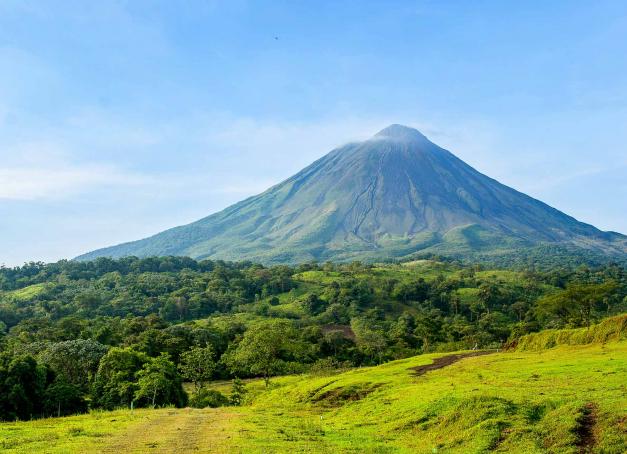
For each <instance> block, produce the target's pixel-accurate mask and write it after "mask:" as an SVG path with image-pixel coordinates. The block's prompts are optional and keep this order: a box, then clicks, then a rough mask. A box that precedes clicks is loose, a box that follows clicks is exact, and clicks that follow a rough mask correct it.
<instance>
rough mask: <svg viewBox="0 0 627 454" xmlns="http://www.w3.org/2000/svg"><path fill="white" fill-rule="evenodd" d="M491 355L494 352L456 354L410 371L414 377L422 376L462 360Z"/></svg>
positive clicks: (442, 357)
mask: <svg viewBox="0 0 627 454" xmlns="http://www.w3.org/2000/svg"><path fill="white" fill-rule="evenodd" d="M492 353H496V352H494V351H481V352H470V353H458V354H455V355H448V356H441V357H440V358H436V359H434V360H433V362H432V363H431V364H425V365H422V366H416V367H412V368H411V370H413V371H414V374H415V375H423V374H426V373H427V372H431V371H432V370H438V369H442V368H443V367H446V366H450V365H451V364H454V363H456V362H457V361H460V360H462V359H464V358H471V357H473V356H483V355H490V354H492Z"/></svg>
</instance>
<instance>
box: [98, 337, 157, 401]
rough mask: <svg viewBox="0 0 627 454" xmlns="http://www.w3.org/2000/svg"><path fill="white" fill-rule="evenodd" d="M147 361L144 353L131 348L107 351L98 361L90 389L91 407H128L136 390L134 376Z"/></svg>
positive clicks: (136, 385) (115, 348)
mask: <svg viewBox="0 0 627 454" xmlns="http://www.w3.org/2000/svg"><path fill="white" fill-rule="evenodd" d="M148 361H149V358H148V356H146V354H145V353H142V352H138V351H135V350H133V349H131V348H119V347H114V348H112V349H111V350H109V351H108V352H107V354H106V355H104V356H103V357H102V359H101V360H100V365H99V366H98V372H96V377H95V379H94V384H93V387H92V402H93V406H95V407H103V408H105V409H107V410H113V409H114V408H116V407H121V406H129V405H130V404H131V402H132V401H133V399H134V397H135V392H136V391H137V389H138V384H137V382H136V381H135V375H136V374H137V372H138V371H140V370H141V369H142V368H143V366H144V364H146V363H147V362H148Z"/></svg>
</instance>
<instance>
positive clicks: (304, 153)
mask: <svg viewBox="0 0 627 454" xmlns="http://www.w3.org/2000/svg"><path fill="white" fill-rule="evenodd" d="M277 38H278V39H277ZM626 56H627V4H626V3H625V2H622V1H615V2H611V1H595V2H590V1H588V2H580V1H553V2H544V1H542V2H541V1H538V2H533V1H527V2H502V1H493V2H491V1H477V2H466V1H385V2H383V1H381V2H368V1H363V0H362V1H354V2H350V1H346V2H345V1H333V2H324V1H317V2H293V1H285V2H283V1H267V2H265V1H257V2H252V1H250V2H249V1H238V0H231V1H224V2H219V1H215V2H214V1H191V0H181V1H178V2H173V1H158V0H150V1H141V0H133V1H107V0H102V1H98V2H84V1H62V0H56V1H54V2H52V1H43V0H42V1H28V0H0V264H1V263H5V264H6V265H15V264H20V263H22V262H24V261H29V260H44V261H52V260H57V259H60V258H71V257H73V256H76V255H78V254H80V253H82V252H86V251H88V250H91V249H95V248H97V247H102V246H107V245H111V244H115V243H119V242H123V241H129V240H133V239H138V238H141V237H145V236H147V235H150V234H152V233H156V232H158V231H161V230H163V229H165V228H168V227H172V226H175V225H180V224H183V223H187V222H190V221H193V220H196V219H198V218H200V217H204V216H206V215H207V214H210V213H212V212H215V211H217V210H219V209H221V208H224V207H226V206H228V205H229V204H231V203H233V202H235V201H237V200H240V199H242V198H244V197H246V196H249V195H252V194H255V193H257V192H260V191H262V190H263V189H265V188H266V187H268V186H269V185H271V184H274V183H277V182H279V181H281V180H283V179H284V178H286V177H288V176H290V175H291V174H293V173H295V172H296V171H298V170H299V169H300V168H302V167H303V166H305V165H307V164H308V163H310V162H311V161H313V160H314V159H316V158H318V157H320V156H322V155H323V154H325V153H326V152H327V151H329V150H330V149H331V148H333V147H334V146H337V145H340V144H342V143H344V142H348V141H350V140H355V139H363V138H367V137H369V136H370V135H372V134H374V133H376V132H377V131H378V130H379V129H382V128H383V127H385V126H386V125H388V124H390V123H403V124H407V125H410V126H414V127H417V128H418V129H420V130H421V131H422V132H423V133H424V134H426V135H427V136H428V137H429V138H431V139H432V140H433V141H434V142H436V143H438V144H440V145H442V146H445V147H446V148H448V149H450V150H451V151H452V152H453V153H455V154H456V155H457V156H459V157H460V158H462V159H464V160H465V161H466V162H468V163H469V164H471V165H473V166H474V167H476V168H477V169H478V170H480V171H482V172H483V173H486V174H488V175H490V176H492V177H494V178H496V179H498V180H500V181H501V182H503V183H505V184H508V185H510V186H512V187H514V188H516V189H518V190H520V191H523V192H526V193H528V194H530V195H532V196H534V197H537V198H539V199H541V200H543V201H545V202H547V203H549V204H551V205H553V206H555V207H556V208H558V209H560V210H562V211H565V212H566V213H568V214H571V215H573V216H575V217H576V218H578V219H580V220H582V221H585V222H588V223H591V224H594V225H596V226H598V227H599V228H602V229H604V230H616V231H620V232H623V233H627V216H626V213H627V152H626V147H627V145H626V144H627V58H626Z"/></svg>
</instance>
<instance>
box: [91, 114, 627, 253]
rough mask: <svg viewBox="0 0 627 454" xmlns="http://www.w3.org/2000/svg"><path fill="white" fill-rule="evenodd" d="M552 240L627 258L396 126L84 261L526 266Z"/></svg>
mask: <svg viewBox="0 0 627 454" xmlns="http://www.w3.org/2000/svg"><path fill="white" fill-rule="evenodd" d="M545 244H551V245H553V246H559V247H560V248H561V247H562V246H563V247H565V248H568V249H569V250H571V249H573V250H574V249H579V248H586V252H585V253H586V254H588V251H587V250H590V251H599V252H598V253H600V254H607V257H608V258H610V257H617V258H619V260H624V259H626V257H627V237H624V236H622V235H619V234H609V233H604V232H601V231H599V230H597V229H596V228H594V227H592V226H590V225H587V224H583V223H580V222H577V221H576V220H575V219H573V218H571V217H570V216H567V215H565V214H564V213H562V212H560V211H558V210H556V209H554V208H551V207H549V206H548V205H545V204H544V203H542V202H540V201H538V200H535V199H532V198H531V197H529V196H526V195H524V194H522V193H520V192H518V191H515V190H514V189H511V188H509V187H507V186H505V185H503V184H501V183H499V182H497V181H496V180H493V179H492V178H489V177H487V176H486V175H483V174H482V173H479V172H478V171H477V170H475V169H473V168H472V167H470V166H469V165H468V164H466V163H464V162H463V161H461V160H460V159H458V158H456V157H455V156H454V155H453V154H452V153H450V152H448V151H445V150H444V149H443V148H440V147H439V146H437V145H436V144H434V143H433V142H431V141H429V139H427V138H426V137H425V136H424V135H422V134H421V133H420V132H419V131H417V130H416V129H413V128H409V127H407V126H402V125H398V124H393V125H390V126H388V127H387V128H385V129H383V130H382V131H380V132H379V133H378V134H376V135H375V136H372V137H371V138H370V139H369V140H366V141H363V142H353V143H349V144H347V145H345V146H342V147H339V148H336V149H334V150H332V151H331V152H329V153H328V154H327V155H325V156H323V157H322V158H320V159H318V160H317V161H315V162H314V163H312V164H311V165H309V166H308V167H306V168H304V169H303V170H301V171H300V172H298V173H297V174H295V175H293V176H291V177H290V178H288V179H286V180H285V181H283V182H282V183H279V184H277V185H275V186H273V187H271V188H270V189H268V190H267V191H265V192H263V193H261V194H259V195H257V196H253V197H249V198H247V199H245V200H243V201H241V202H239V203H237V204H235V205H232V206H230V207H228V208H226V209H224V210H223V211H220V212H218V213H214V214H212V215H210V216H207V217H206V218H203V219H200V220H198V221H196V222H194V223H192V224H188V225H186V226H181V227H176V228H174V229H170V230H166V231H165V232H161V233H158V234H157V235H155V236H153V237H150V238H146V239H143V240H139V241H134V242H131V243H125V244H121V245H118V246H113V247H110V248H106V249H101V250H98V251H94V252H91V253H88V254H85V255H83V256H81V257H80V259H82V260H84V259H93V258H96V257H124V256H137V257H150V256H167V255H184V256H185V255H187V256H191V257H193V258H196V259H212V260H252V261H259V262H263V263H268V264H270V263H305V262H310V261H312V260H315V261H323V262H324V261H327V260H332V261H352V260H365V261H379V260H389V259H392V258H414V257H415V254H416V253H421V254H422V253H426V254H437V255H444V256H446V255H448V256H450V257H453V258H459V259H469V260H471V259H472V260H475V259H478V260H497V259H498V257H499V256H501V255H502V256H503V257H514V259H512V260H518V257H519V256H520V257H522V260H525V261H526V260H527V257H535V254H536V253H535V252H534V253H533V254H534V255H529V256H527V255H525V253H523V254H522V255H521V253H520V252H521V251H523V250H527V248H534V247H536V246H542V247H544V246H545ZM596 253H597V252H595V254H596ZM560 254H561V252H560ZM507 260H510V259H509V258H508V259H507ZM595 260H596V259H595ZM512 263H513V262H512Z"/></svg>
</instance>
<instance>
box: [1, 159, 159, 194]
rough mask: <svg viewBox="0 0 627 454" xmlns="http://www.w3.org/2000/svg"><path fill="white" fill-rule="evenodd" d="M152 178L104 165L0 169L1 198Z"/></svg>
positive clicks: (133, 183) (143, 181) (132, 183)
mask: <svg viewBox="0 0 627 454" xmlns="http://www.w3.org/2000/svg"><path fill="white" fill-rule="evenodd" d="M150 180H151V178H150V177H147V176H145V175H141V174H135V173H131V172H126V171H123V170H120V169H117V168H115V167H113V166H107V165H97V164H89V165H72V164H64V165H55V166H53V167H10V168H0V199H13V200H36V199H58V198H63V197H68V196H72V195H74V194H77V193H81V192H84V191H86V190H88V189H92V188H94V187H99V186H113V185H115V186H136V185H143V184H146V183H148V182H150Z"/></svg>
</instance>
